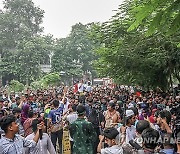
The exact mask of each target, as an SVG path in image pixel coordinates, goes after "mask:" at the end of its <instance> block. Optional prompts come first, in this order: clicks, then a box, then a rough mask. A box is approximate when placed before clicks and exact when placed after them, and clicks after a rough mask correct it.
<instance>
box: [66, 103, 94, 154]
mask: <svg viewBox="0 0 180 154" xmlns="http://www.w3.org/2000/svg"><path fill="white" fill-rule="evenodd" d="M77 114H78V119H77V120H76V121H74V122H73V123H72V124H70V126H69V131H70V135H71V137H72V139H73V142H74V144H73V148H72V154H93V146H94V142H95V140H96V136H97V134H96V133H95V131H94V128H93V125H92V123H90V122H88V121H86V120H85V118H84V116H85V107H84V106H83V105H78V106H77Z"/></svg>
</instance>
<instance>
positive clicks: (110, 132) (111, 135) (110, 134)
mask: <svg viewBox="0 0 180 154" xmlns="http://www.w3.org/2000/svg"><path fill="white" fill-rule="evenodd" d="M103 134H104V136H105V137H107V138H108V139H111V140H112V139H115V138H116V136H117V135H118V134H119V132H118V131H117V129H116V128H114V127H110V128H107V129H105V130H104V133H103Z"/></svg>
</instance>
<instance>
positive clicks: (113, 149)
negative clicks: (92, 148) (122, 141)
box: [97, 127, 123, 154]
mask: <svg viewBox="0 0 180 154" xmlns="http://www.w3.org/2000/svg"><path fill="white" fill-rule="evenodd" d="M118 134H119V132H118V131H117V129H115V128H113V127H111V128H107V129H105V130H104V133H103V136H102V135H100V136H99V139H100V142H99V145H98V148H97V152H99V153H101V154H123V149H122V147H121V146H119V145H118V141H117V140H116V137H117V136H118ZM104 140H105V143H106V144H107V145H108V147H107V148H102V142H103V141H104Z"/></svg>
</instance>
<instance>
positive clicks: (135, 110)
mask: <svg viewBox="0 0 180 154" xmlns="http://www.w3.org/2000/svg"><path fill="white" fill-rule="evenodd" d="M128 110H132V111H133V112H134V115H135V116H136V115H138V109H137V108H136V107H131V108H129V109H128Z"/></svg>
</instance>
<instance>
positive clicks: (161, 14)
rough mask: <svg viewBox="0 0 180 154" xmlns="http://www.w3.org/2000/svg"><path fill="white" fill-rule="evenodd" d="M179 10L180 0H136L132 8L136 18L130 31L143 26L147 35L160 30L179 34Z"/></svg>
mask: <svg viewBox="0 0 180 154" xmlns="http://www.w3.org/2000/svg"><path fill="white" fill-rule="evenodd" d="M179 10H180V1H179V0H173V1H172V0H143V2H142V0H136V1H134V5H133V9H132V13H133V14H135V20H134V22H133V23H132V24H131V25H130V27H129V28H128V31H131V30H134V29H137V28H138V27H140V26H143V27H144V30H145V31H146V35H147V36H149V35H152V34H154V33H156V32H158V31H160V32H164V33H166V35H173V34H177V32H179V30H180V22H179V21H180V13H179Z"/></svg>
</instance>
